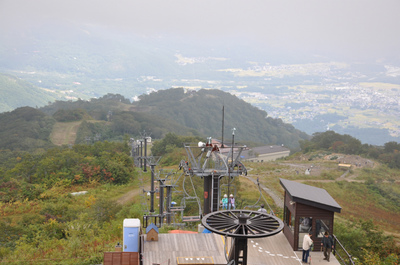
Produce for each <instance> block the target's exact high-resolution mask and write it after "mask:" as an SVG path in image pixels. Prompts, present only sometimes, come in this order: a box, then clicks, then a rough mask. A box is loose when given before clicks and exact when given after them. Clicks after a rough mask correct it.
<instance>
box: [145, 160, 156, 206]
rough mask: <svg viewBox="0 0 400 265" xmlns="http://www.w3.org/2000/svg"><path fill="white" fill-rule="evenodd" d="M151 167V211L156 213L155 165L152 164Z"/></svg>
mask: <svg viewBox="0 0 400 265" xmlns="http://www.w3.org/2000/svg"><path fill="white" fill-rule="evenodd" d="M145 164H146V163H145ZM150 169H151V184H150V185H151V191H150V212H151V213H154V192H155V191H154V165H150Z"/></svg>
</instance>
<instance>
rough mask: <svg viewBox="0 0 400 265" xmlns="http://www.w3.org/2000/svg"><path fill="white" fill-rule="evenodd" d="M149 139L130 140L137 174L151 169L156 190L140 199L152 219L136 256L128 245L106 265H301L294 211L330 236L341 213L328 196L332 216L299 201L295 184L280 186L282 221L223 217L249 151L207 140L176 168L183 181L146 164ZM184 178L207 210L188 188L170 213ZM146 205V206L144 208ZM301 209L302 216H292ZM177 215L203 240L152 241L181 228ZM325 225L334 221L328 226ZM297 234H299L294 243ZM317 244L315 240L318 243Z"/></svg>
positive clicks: (253, 214) (191, 236)
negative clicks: (226, 196) (224, 195)
mask: <svg viewBox="0 0 400 265" xmlns="http://www.w3.org/2000/svg"><path fill="white" fill-rule="evenodd" d="M146 137H147V136H146V135H145V137H143V139H142V140H139V141H134V140H133V139H131V142H132V156H133V157H134V158H135V164H136V166H138V167H140V168H142V169H143V171H144V172H146V171H147V165H150V169H151V190H149V191H146V190H144V189H143V194H146V195H147V197H150V199H151V200H150V209H149V210H148V214H146V215H144V216H143V221H142V224H141V228H140V230H139V235H137V237H136V236H132V237H134V238H135V239H136V238H139V239H140V240H139V242H136V241H135V245H138V246H139V250H138V252H137V254H135V255H133V254H132V253H133V252H129V251H125V250H124V249H128V245H127V244H130V243H129V242H124V244H123V248H122V252H119V253H118V252H106V253H104V265H113V264H135V265H136V264H138V265H139V264H140V265H162V264H168V265H170V264H177V265H178V264H180V265H189V264H191V265H193V264H220V265H222V264H227V265H232V264H235V265H239V264H241V265H246V264H254V265H256V264H277V265H280V264H282V265H283V264H285V265H291V264H293V265H295V264H301V246H300V241H301V238H300V237H301V236H302V234H301V233H303V232H302V230H301V226H300V223H299V222H300V220H301V218H299V216H296V211H295V210H294V209H300V208H301V204H302V203H303V204H304V203H305V204H306V205H307V207H309V208H308V209H309V211H311V212H313V211H314V213H313V216H315V218H314V221H313V223H312V225H313V226H315V224H316V221H317V220H316V219H317V218H321V220H323V221H325V223H326V222H327V223H328V225H327V226H325V227H323V229H324V230H325V231H329V232H331V233H332V232H333V212H340V206H339V205H337V204H336V202H334V200H333V199H332V198H329V197H330V196H329V194H325V193H324V195H325V196H326V197H325V198H322V200H327V201H329V202H330V203H331V204H332V205H334V208H333V210H332V209H330V208H329V207H330V206H331V205H329V204H328V206H327V205H326V204H324V203H322V204H321V203H319V202H317V201H316V202H312V201H306V200H307V199H306V200H303V201H302V200H301V198H299V197H298V196H297V194H295V193H294V192H293V191H292V190H288V185H289V184H290V183H292V182H288V181H286V180H282V179H281V185H282V186H283V187H284V189H285V198H284V199H285V209H284V220H283V221H282V220H280V219H279V218H277V217H276V216H275V215H274V214H273V213H270V214H267V213H266V212H260V211H251V210H245V209H233V210H221V209H220V198H221V184H220V183H221V182H220V181H221V179H222V178H224V177H227V178H228V183H229V181H230V180H232V179H234V178H235V177H240V176H242V175H247V169H246V168H245V166H244V165H243V163H242V162H241V161H240V157H241V154H242V151H243V150H245V149H246V146H240V145H235V143H234V130H233V133H232V143H231V145H230V146H225V145H224V143H223V141H222V143H218V142H216V141H213V140H212V139H211V137H209V138H207V141H206V142H199V143H197V144H193V143H191V144H186V143H185V144H184V148H185V150H186V153H187V159H186V160H182V161H181V162H180V164H179V169H180V170H182V172H181V174H178V173H177V172H174V171H172V170H171V171H164V170H160V171H159V172H158V173H156V171H155V166H156V165H157V163H158V161H159V158H155V157H149V156H147V150H146V148H147V147H146V145H147V143H146V142H147V141H146V139H147V138H146ZM143 147H144V148H145V150H146V151H145V152H143V150H142V149H143ZM181 177H182V178H183V181H185V178H186V177H188V178H190V181H191V184H192V185H193V181H192V178H201V179H202V180H203V187H204V189H203V207H202V208H201V205H200V204H201V203H200V198H199V197H198V196H197V194H194V195H193V196H191V195H189V194H188V193H187V192H186V191H185V188H184V187H183V189H184V191H183V192H184V198H183V199H182V202H181V205H177V206H176V205H172V200H171V198H172V192H173V190H174V189H175V188H176V187H177V186H178V185H177V183H178V181H180V179H181ZM155 183H158V188H155V185H154V184H155ZM288 183H289V184H288ZM302 185H304V184H301V185H299V187H302ZM292 186H293V187H296V184H295V183H293V184H292ZM292 186H290V187H292ZM305 186H307V185H305ZM143 187H144V186H143ZM193 189H194V186H193ZM228 189H229V184H228ZM307 189H308V188H307ZM311 189H312V188H311ZM260 192H261V191H260ZM155 194H159V212H158V213H156V212H155V209H154V202H155V200H154V199H155V198H154V195H155ZM296 196H297V197H296ZM189 200H192V201H196V203H198V205H199V216H184V214H183V211H184V209H185V202H186V201H189ZM317 200H318V199H317ZM332 200H333V201H332ZM145 205H146V206H148V204H147V202H146V200H145ZM296 205H297V208H294V207H295V206H296ZM321 205H322V206H321ZM310 207H311V208H310ZM335 207H336V208H335ZM328 208H329V209H328ZM320 211H322V212H323V214H322V215H321V214H318V212H320ZM329 211H331V212H332V214H330V213H329ZM177 212H178V213H181V220H182V222H183V223H185V222H194V221H195V222H201V223H200V225H199V233H197V232H189V231H186V232H185V231H182V230H178V232H177V233H172V234H170V233H168V234H159V235H157V236H155V235H154V233H158V228H159V227H162V226H163V225H164V224H169V225H175V226H179V225H182V224H179V223H176V222H175V218H174V216H175V214H176V213H177ZM310 214H311V213H310ZM320 216H321V217H320ZM329 216H330V217H329ZM327 218H331V219H328V220H327V221H326V219H327ZM134 223H136V221H135V222H134ZM139 223H140V221H139ZM200 228H201V229H200ZM127 229H128V228H127ZM142 229H146V231H147V232H148V233H149V234H150V233H152V234H151V236H149V237H148V238H147V240H146V239H145V235H143V234H142ZM149 230H151V231H149ZM200 230H201V231H200ZM205 232H207V233H205ZM124 233H125V227H124ZM295 233H297V234H296V235H295ZM316 236H317V237H318V235H316ZM127 238H128V237H127ZM154 238H156V240H154ZM124 240H125V235H124ZM136 240H137V239H136ZM319 242H320V241H318V238H316V244H319ZM339 244H340V243H339ZM321 256H322V252H319V253H314V252H312V253H311V257H313V262H312V264H315V265H318V264H325V263H324V262H321V260H322V258H318V257H321ZM316 258H317V259H316ZM318 259H319V261H318ZM341 259H342V258H341ZM342 261H343V259H342ZM350 261H351V256H350ZM330 264H339V262H338V261H337V260H336V258H335V257H334V256H333V257H331V262H330ZM345 264H354V263H351V262H350V263H345Z"/></svg>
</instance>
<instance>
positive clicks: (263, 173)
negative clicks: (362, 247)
mask: <svg viewBox="0 0 400 265" xmlns="http://www.w3.org/2000/svg"><path fill="white" fill-rule="evenodd" d="M334 156H335V155H328V156H324V155H321V156H320V157H319V158H314V159H313V160H312V161H309V160H308V158H309V156H299V157H296V158H292V159H290V160H286V161H276V162H268V163H262V164H261V163H246V167H248V168H249V167H250V168H252V170H251V171H250V172H249V173H250V174H249V175H250V176H251V177H253V178H256V177H259V179H260V182H261V183H262V184H264V185H265V186H267V187H269V188H270V189H272V190H273V191H274V192H275V193H277V194H279V195H280V196H281V197H282V198H283V192H284V191H283V188H282V187H281V186H280V184H279V178H284V179H289V180H294V181H299V182H302V183H304V184H307V185H312V186H316V187H320V188H323V189H326V190H327V191H328V193H329V194H330V195H331V196H332V197H333V198H334V199H335V200H336V201H337V202H338V203H339V205H340V206H341V207H342V211H341V213H339V214H336V215H335V216H336V220H339V221H340V220H354V221H357V220H369V219H371V220H373V222H374V223H375V224H376V225H378V226H379V227H381V228H382V229H383V230H384V231H386V232H388V233H390V234H392V235H395V236H398V235H400V228H399V226H398V224H399V223H400V207H399V205H398V204H397V201H396V199H393V198H396V196H397V197H398V196H399V194H400V173H399V172H398V170H391V169H387V168H385V167H383V166H381V165H379V164H377V163H376V162H373V161H370V160H367V159H363V158H361V157H358V156H344V155H338V158H337V159H333V160H331V158H332V157H334ZM340 158H342V161H343V159H347V160H348V161H349V162H348V163H352V164H353V163H355V161H357V164H362V166H358V167H356V166H354V164H353V166H352V169H351V170H350V171H349V172H348V173H346V172H345V171H344V170H342V169H339V168H338V166H337V164H338V162H339V160H340ZM360 162H361V163H360ZM365 162H367V163H365ZM307 168H311V169H312V170H311V174H310V175H305V174H304V172H305V169H307ZM345 173H346V174H345ZM368 179H369V180H371V179H372V180H373V181H374V183H375V184H376V185H378V186H379V187H380V188H381V189H380V190H377V189H375V188H371V185H368ZM372 186H373V185H372ZM373 187H375V186H373ZM384 191H387V192H384Z"/></svg>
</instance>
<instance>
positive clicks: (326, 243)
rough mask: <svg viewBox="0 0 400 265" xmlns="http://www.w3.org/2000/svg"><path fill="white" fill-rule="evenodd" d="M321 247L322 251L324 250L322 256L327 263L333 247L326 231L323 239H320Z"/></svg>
mask: <svg viewBox="0 0 400 265" xmlns="http://www.w3.org/2000/svg"><path fill="white" fill-rule="evenodd" d="M321 246H322V249H323V250H324V256H325V258H324V260H327V261H329V258H330V255H331V251H332V249H333V248H334V246H333V239H332V237H331V236H330V235H329V232H328V231H326V232H325V234H324V237H323V238H322V241H321Z"/></svg>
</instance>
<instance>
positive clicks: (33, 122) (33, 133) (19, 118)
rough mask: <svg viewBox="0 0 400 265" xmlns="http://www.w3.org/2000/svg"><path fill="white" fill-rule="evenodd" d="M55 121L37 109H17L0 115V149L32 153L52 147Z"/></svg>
mask: <svg viewBox="0 0 400 265" xmlns="http://www.w3.org/2000/svg"><path fill="white" fill-rule="evenodd" d="M54 123H55V120H54V119H53V118H52V117H51V116H48V115H46V114H45V113H43V112H42V111H40V110H38V109H34V108H31V107H23V108H18V109H16V110H14V111H12V112H6V113H2V114H0V149H1V150H5V149H8V150H15V151H17V150H20V151H34V150H37V149H47V148H49V147H52V146H53V145H52V143H51V142H50V133H51V131H52V129H53V125H54Z"/></svg>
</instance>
